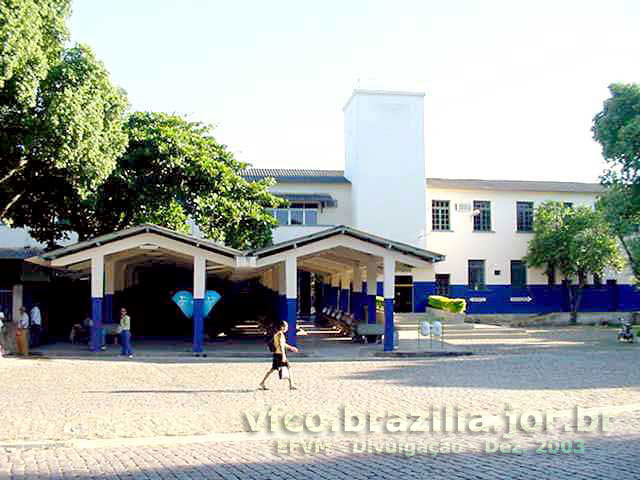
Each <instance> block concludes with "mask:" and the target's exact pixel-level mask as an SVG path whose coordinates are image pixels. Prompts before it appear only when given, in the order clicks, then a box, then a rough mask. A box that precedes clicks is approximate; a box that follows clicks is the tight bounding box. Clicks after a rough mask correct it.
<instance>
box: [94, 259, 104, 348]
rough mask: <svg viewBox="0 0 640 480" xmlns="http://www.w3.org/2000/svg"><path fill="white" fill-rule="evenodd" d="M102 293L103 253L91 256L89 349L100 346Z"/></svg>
mask: <svg viewBox="0 0 640 480" xmlns="http://www.w3.org/2000/svg"><path fill="white" fill-rule="evenodd" d="M103 295H104V255H96V256H94V257H91V321H92V322H93V326H92V327H91V351H93V352H98V351H100V348H101V347H102V308H103V307H102V299H103Z"/></svg>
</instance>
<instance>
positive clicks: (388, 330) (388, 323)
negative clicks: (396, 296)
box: [384, 298, 394, 352]
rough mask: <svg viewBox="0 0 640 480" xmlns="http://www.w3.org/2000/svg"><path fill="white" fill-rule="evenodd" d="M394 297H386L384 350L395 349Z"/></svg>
mask: <svg viewBox="0 0 640 480" xmlns="http://www.w3.org/2000/svg"><path fill="white" fill-rule="evenodd" d="M393 330H394V328H393V299H391V298H385V299H384V351H385V352H391V351H393Z"/></svg>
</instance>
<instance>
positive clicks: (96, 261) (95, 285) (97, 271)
mask: <svg viewBox="0 0 640 480" xmlns="http://www.w3.org/2000/svg"><path fill="white" fill-rule="evenodd" d="M103 293H104V256H103V255H96V256H95V257H91V297H92V298H102V295H103Z"/></svg>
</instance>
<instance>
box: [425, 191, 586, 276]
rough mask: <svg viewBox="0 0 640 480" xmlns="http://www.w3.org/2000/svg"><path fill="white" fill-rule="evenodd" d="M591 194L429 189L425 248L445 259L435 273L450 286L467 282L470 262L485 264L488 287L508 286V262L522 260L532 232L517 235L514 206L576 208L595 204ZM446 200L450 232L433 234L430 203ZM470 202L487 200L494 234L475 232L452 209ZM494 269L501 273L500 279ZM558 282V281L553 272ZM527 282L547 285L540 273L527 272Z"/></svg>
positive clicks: (469, 218)
mask: <svg viewBox="0 0 640 480" xmlns="http://www.w3.org/2000/svg"><path fill="white" fill-rule="evenodd" d="M595 199H596V195H595V194H590V193H589V194H587V193H585V194H581V193H553V192H503V191H488V190H475V191H474V190H447V189H436V188H428V189H427V229H428V233H427V248H428V249H429V250H431V251H434V252H437V253H442V254H444V255H446V256H447V258H446V260H445V261H444V262H438V263H436V266H435V270H436V273H448V274H450V275H451V279H450V282H451V284H452V285H459V284H463V285H466V284H467V283H468V278H467V277H468V273H467V270H468V263H467V262H468V260H485V267H486V270H485V279H486V283H487V284H488V285H506V284H510V283H511V260H521V259H522V257H524V256H525V255H526V253H527V244H528V242H529V240H531V239H532V238H533V233H520V232H517V231H516V202H518V201H523V202H534V209H535V208H536V207H537V206H538V205H539V204H540V203H542V202H545V201H548V200H556V201H560V202H572V203H573V204H574V205H575V206H578V205H593V204H594V202H595ZM432 200H449V201H450V215H451V230H452V231H450V232H439V231H433V230H432V221H431V201H432ZM474 200H488V201H490V202H491V228H492V232H474V231H473V217H472V214H471V212H465V213H459V212H456V211H455V204H456V203H468V204H473V201H474ZM494 270H500V271H501V274H500V275H499V276H496V275H494ZM556 281H557V282H560V281H561V279H560V276H559V274H557V277H556ZM527 283H529V284H546V283H547V277H546V275H545V274H544V272H542V271H541V270H538V269H532V268H529V269H528V271H527Z"/></svg>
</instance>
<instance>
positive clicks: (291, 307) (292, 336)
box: [284, 255, 298, 345]
mask: <svg viewBox="0 0 640 480" xmlns="http://www.w3.org/2000/svg"><path fill="white" fill-rule="evenodd" d="M284 270H285V283H286V295H287V323H288V324H289V330H288V331H287V343H289V344H290V345H296V343H297V336H296V329H297V325H296V316H297V314H298V305H297V300H298V259H297V258H296V257H294V256H293V255H291V256H288V257H287V258H286V260H285V268H284Z"/></svg>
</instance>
